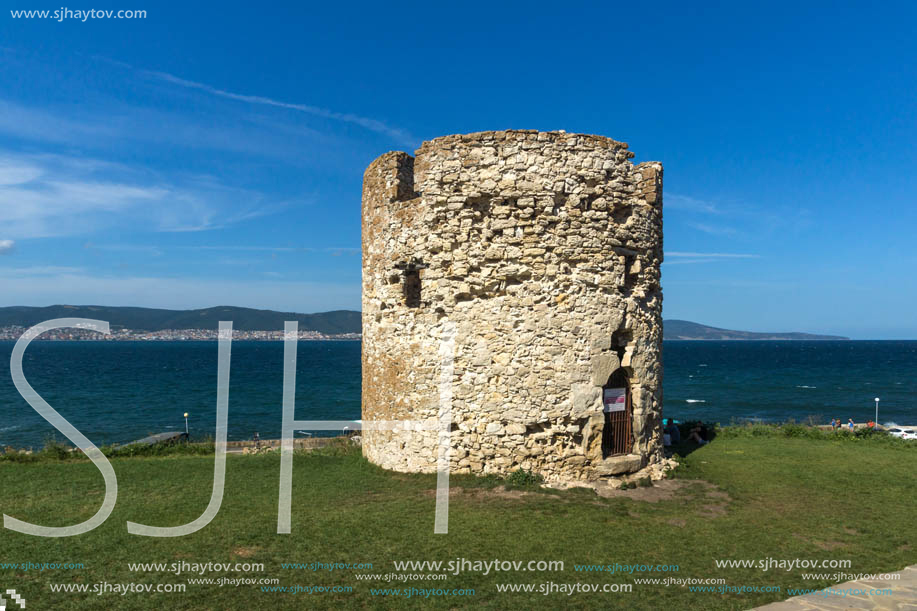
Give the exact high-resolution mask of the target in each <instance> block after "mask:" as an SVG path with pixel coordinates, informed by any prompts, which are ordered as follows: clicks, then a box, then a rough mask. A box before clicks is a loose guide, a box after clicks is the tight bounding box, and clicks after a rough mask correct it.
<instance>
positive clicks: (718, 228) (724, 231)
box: [688, 222, 737, 236]
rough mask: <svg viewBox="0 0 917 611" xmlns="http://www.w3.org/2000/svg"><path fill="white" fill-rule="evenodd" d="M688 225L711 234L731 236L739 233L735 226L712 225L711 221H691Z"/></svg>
mask: <svg viewBox="0 0 917 611" xmlns="http://www.w3.org/2000/svg"><path fill="white" fill-rule="evenodd" d="M688 227H693V228H694V229H697V230H698V231H703V232H704V233H709V234H711V235H724V236H731V235H735V234H736V233H737V231H736V229H735V228H733V227H728V226H726V225H711V224H710V223H696V222H689V223H688Z"/></svg>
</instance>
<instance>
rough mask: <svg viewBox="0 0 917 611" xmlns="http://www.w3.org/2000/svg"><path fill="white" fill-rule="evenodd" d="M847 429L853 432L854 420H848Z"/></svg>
mask: <svg viewBox="0 0 917 611" xmlns="http://www.w3.org/2000/svg"><path fill="white" fill-rule="evenodd" d="M847 427H848V428H849V429H850V430H851V431H852V430H853V418H847Z"/></svg>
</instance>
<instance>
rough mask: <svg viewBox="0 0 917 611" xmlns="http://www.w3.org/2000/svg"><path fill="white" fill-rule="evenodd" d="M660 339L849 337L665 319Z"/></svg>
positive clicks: (822, 338)
mask: <svg viewBox="0 0 917 611" xmlns="http://www.w3.org/2000/svg"><path fill="white" fill-rule="evenodd" d="M662 339H708V340H710V339H732V340H749V339H758V340H761V339H808V340H813V339H821V340H824V339H850V338H849V337H841V336H839V335H814V334H812V333H753V332H751V331H730V330H729V329H718V328H717V327H708V326H707V325H701V324H698V323H696V322H689V321H687V320H666V321H664V322H663V325H662Z"/></svg>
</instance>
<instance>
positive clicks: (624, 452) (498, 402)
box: [363, 130, 662, 480]
mask: <svg viewBox="0 0 917 611" xmlns="http://www.w3.org/2000/svg"><path fill="white" fill-rule="evenodd" d="M632 157H633V153H631V152H630V151H628V148H627V144H624V143H622V142H616V141H614V140H611V139H609V138H604V137H601V136H591V135H581V134H568V133H565V132H537V131H515V130H514V131H501V132H481V133H475V134H467V135H456V136H445V137H442V138H436V139H435V140H431V141H429V142H424V143H423V145H422V146H421V147H420V149H418V150H417V151H416V158H415V157H411V156H410V155H408V154H407V153H401V152H391V153H386V154H385V155H382V156H381V157H379V158H378V159H376V160H375V161H374V162H373V163H372V164H371V165H370V166H369V168H368V169H367V170H366V173H365V175H364V178H363V419H364V420H365V421H370V420H433V419H436V418H437V415H438V413H439V399H440V397H439V393H440V374H441V369H442V365H441V357H440V355H439V352H438V349H439V344H440V337H441V336H442V334H443V332H444V329H445V328H446V325H447V324H451V325H454V329H455V349H454V354H455V360H454V365H453V373H452V396H453V401H452V408H451V415H452V421H453V425H452V433H451V448H452V450H451V463H450V467H451V470H452V471H453V472H457V473H469V472H470V473H508V472H511V471H515V470H517V469H526V470H529V471H534V472H537V473H540V474H542V475H543V476H545V477H546V478H547V479H548V480H564V479H567V480H569V479H594V478H597V477H600V476H603V475H617V474H624V473H634V472H636V471H640V470H641V469H644V468H646V467H648V466H652V465H655V464H658V463H659V461H660V460H661V459H662V453H661V445H662V444H661V431H660V426H659V419H660V414H661V409H662V364H661V360H660V356H661V347H662V346H661V342H662V318H661V315H662V292H661V289H660V278H659V273H660V267H659V266H660V264H661V263H662V165H661V164H660V163H657V162H647V163H641V164H639V165H636V166H635V165H633V164H632V163H631V161H630V159H631V158H632ZM447 375H448V374H447ZM437 435H438V433H437V432H436V431H432V430H425V431H364V435H363V452H364V454H365V456H366V457H367V458H368V459H369V460H370V461H372V462H374V463H376V464H378V465H381V466H383V467H386V468H389V469H394V470H396V471H422V472H430V471H434V470H435V469H436V458H437Z"/></svg>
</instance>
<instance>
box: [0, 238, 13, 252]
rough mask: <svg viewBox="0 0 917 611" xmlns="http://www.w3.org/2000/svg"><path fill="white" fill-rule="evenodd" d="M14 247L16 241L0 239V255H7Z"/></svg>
mask: <svg viewBox="0 0 917 611" xmlns="http://www.w3.org/2000/svg"><path fill="white" fill-rule="evenodd" d="M15 249H16V242H14V241H13V240H0V255H8V254H10V253H11V252H13V250H15Z"/></svg>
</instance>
